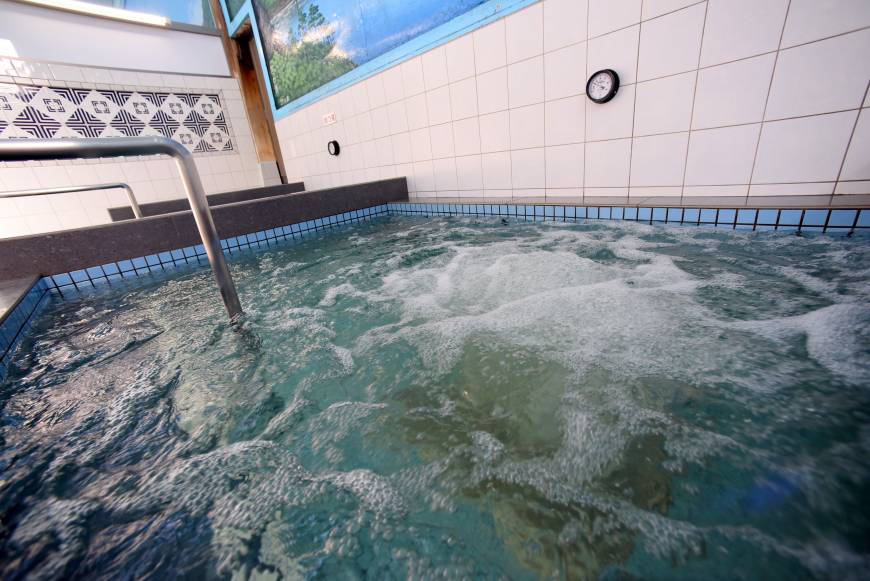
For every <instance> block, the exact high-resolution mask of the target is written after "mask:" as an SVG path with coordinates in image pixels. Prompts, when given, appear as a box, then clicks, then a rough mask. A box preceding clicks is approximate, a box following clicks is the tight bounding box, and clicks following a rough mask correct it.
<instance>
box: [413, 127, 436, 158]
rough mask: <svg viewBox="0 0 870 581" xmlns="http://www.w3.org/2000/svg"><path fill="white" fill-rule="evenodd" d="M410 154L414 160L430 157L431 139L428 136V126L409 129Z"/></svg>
mask: <svg viewBox="0 0 870 581" xmlns="http://www.w3.org/2000/svg"><path fill="white" fill-rule="evenodd" d="M409 135H410V139H411V155H412V156H413V160H414V161H426V160H429V159H432V140H431V138H430V137H429V128H428V127H423V128H422V129H417V130H415V131H411V133H410V134H409Z"/></svg>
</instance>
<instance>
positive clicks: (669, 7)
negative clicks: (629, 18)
mask: <svg viewBox="0 0 870 581" xmlns="http://www.w3.org/2000/svg"><path fill="white" fill-rule="evenodd" d="M697 2H698V0H644V2H643V13H642V14H641V17H642V18H643V20H649V19H650V18H655V17H656V16H661V15H662V14H667V13H668V12H675V11H677V10H679V9H680V8H685V7H686V6H690V5H692V4H695V3H697Z"/></svg>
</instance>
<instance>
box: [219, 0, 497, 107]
mask: <svg viewBox="0 0 870 581" xmlns="http://www.w3.org/2000/svg"><path fill="white" fill-rule="evenodd" d="M485 2H486V0H253V7H254V10H255V11H256V15H257V21H258V24H259V29H260V31H259V32H260V38H261V39H262V41H263V48H264V52H265V57H266V63H267V65H268V68H269V74H270V76H271V82H272V89H273V92H274V95H275V106H276V107H277V108H280V107H283V106H284V105H287V104H288V103H291V102H293V101H295V100H296V99H298V98H300V97H302V96H304V95H306V94H307V93H310V92H311V91H313V90H315V89H317V88H318V87H320V86H322V85H325V84H326V83H328V82H330V81H332V80H334V79H336V78H338V77H340V76H341V75H343V74H345V73H347V72H349V71H351V70H353V69H355V68H356V67H358V66H360V65H362V64H364V63H366V62H368V61H370V60H372V59H374V58H376V57H378V56H380V55H382V54H384V53H386V52H388V51H390V50H392V49H394V48H396V47H398V46H400V45H402V44H404V43H406V42H408V41H410V40H412V39H413V38H415V37H417V36H419V35H421V34H423V33H425V32H428V31H430V30H432V29H433V28H435V27H437V26H439V25H441V24H444V23H445V22H447V21H449V20H451V19H453V18H455V17H457V16H459V15H460V14H463V13H465V12H467V11H469V10H471V9H472V8H474V7H476V6H479V5H480V4H484V3H485ZM242 3H243V2H241V1H240V0H228V2H227V7H228V9H229V13H230V16H234V15H235V14H236V13H237V12H238V10H239V8H240V7H241V5H242Z"/></svg>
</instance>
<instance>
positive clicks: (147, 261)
mask: <svg viewBox="0 0 870 581" xmlns="http://www.w3.org/2000/svg"><path fill="white" fill-rule="evenodd" d="M388 215H392V216H460V215H462V216H493V217H504V218H514V219H517V220H525V221H536V222H546V221H553V222H578V221H579V222H584V221H587V220H621V221H631V222H638V223H646V224H673V225H683V226H696V227H714V228H726V229H732V230H749V231H765V230H766V231H779V232H789V233H798V234H800V233H805V232H806V233H821V234H828V235H841V236H850V235H852V234H855V233H860V234H870V209H858V208H848V209H846V208H831V209H793V208H789V209H771V208H673V207H654V208H648V207H637V206H631V207H630V206H577V205H572V204H566V205H554V204H546V205H544V204H506V203H492V204H478V203H475V204H462V203H426V202H416V201H415V202H393V203H388V204H381V205H378V206H372V207H369V208H363V209H359V210H353V211H350V212H345V213H342V214H336V215H332V216H326V217H323V218H317V219H314V220H307V221H304V222H297V223H294V224H288V225H287V226H282V227H278V228H270V229H267V230H260V231H257V232H252V233H249V234H241V235H239V236H233V237H230V238H226V239H223V240H221V247H222V248H223V251H224V254H226V255H227V256H229V257H232V256H233V255H234V254H240V253H242V252H247V251H250V250H252V249H258V248H263V247H271V246H277V245H278V244H282V243H286V242H292V241H301V240H302V239H304V238H306V237H310V236H312V235H313V234H316V233H318V232H321V231H324V230H329V229H333V228H338V227H341V226H343V225H345V224H352V223H358V222H365V221H369V220H372V219H375V218H378V217H381V216H388ZM207 263H208V257H207V256H206V253H205V248H203V246H202V245H201V244H198V245H195V246H187V247H184V248H177V249H174V250H170V251H166V252H160V253H158V254H151V255H148V256H140V257H136V258H130V259H125V260H118V261H116V262H110V263H107V264H102V265H97V266H92V267H89V268H85V269H82V270H76V271H73V272H65V273H58V274H52V275H49V276H45V277H43V278H41V279H40V280H38V281H37V282H36V283H35V284H34V285H33V287H31V289H30V290H29V291H28V292H27V294H26V295H25V297H24V298H23V299H22V300H21V301H20V302H19V304H18V305H17V306H16V307H15V308H14V309H13V310H12V311H11V312H10V313H9V314H8V315H7V317H6V318H5V319H4V320H3V321H2V322H0V380H2V379H3V378H4V377H5V375H6V373H7V371H8V369H9V366H10V365H11V361H12V357H13V355H14V352H15V349H16V347H18V345H20V343H21V341H22V339H23V338H24V337H25V336H26V334H27V332H28V331H29V330H30V328H31V327H32V325H33V321H34V320H35V319H36V317H37V315H38V314H39V312H40V311H41V310H42V309H43V308H44V307H45V306H46V305H47V304H48V302H49V301H50V300H51V298H52V297H58V298H60V299H63V298H65V297H66V296H68V295H73V294H78V292H79V291H82V290H85V289H88V288H93V287H96V286H98V285H102V284H111V283H112V282H114V281H121V280H124V279H131V278H138V277H142V276H146V275H148V274H149V273H152V272H154V273H157V272H165V271H167V270H170V269H172V268H179V267H182V266H185V265H189V264H192V265H197V264H207Z"/></svg>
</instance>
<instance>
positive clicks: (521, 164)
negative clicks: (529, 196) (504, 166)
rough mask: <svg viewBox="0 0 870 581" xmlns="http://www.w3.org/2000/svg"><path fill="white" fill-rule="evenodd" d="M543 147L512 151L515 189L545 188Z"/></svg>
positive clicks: (512, 171)
mask: <svg viewBox="0 0 870 581" xmlns="http://www.w3.org/2000/svg"><path fill="white" fill-rule="evenodd" d="M545 163H546V162H545V153H544V148H543V147H538V148H535V149H523V150H519V151H512V152H511V174H512V180H513V187H514V189H517V188H544V187H545V184H546V171H545V168H546V166H545Z"/></svg>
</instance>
